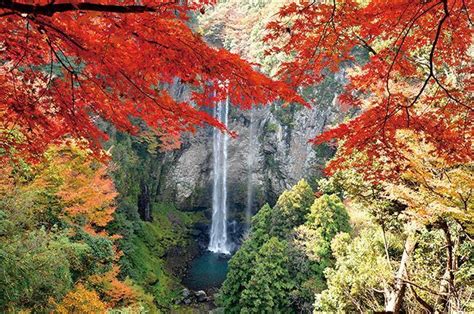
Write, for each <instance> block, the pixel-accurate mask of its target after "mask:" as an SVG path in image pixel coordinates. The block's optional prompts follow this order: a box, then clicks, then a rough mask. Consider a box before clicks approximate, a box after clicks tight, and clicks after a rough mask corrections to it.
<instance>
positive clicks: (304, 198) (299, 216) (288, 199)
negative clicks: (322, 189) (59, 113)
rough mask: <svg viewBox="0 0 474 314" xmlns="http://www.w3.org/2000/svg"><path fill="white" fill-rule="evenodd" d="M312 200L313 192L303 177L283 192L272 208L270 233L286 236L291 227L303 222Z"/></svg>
mask: <svg viewBox="0 0 474 314" xmlns="http://www.w3.org/2000/svg"><path fill="white" fill-rule="evenodd" d="M313 201H314V192H313V190H312V189H311V187H310V186H309V184H308V183H307V182H306V180H304V179H303V180H301V181H299V182H298V183H297V184H296V185H295V186H294V187H292V188H291V190H289V191H285V192H283V193H282V194H281V195H280V197H279V198H278V201H277V203H276V205H275V208H274V209H273V213H272V220H271V225H272V229H271V234H272V235H275V236H279V237H281V238H284V237H286V236H288V234H289V233H290V232H291V231H292V230H293V228H295V227H297V226H299V225H301V224H302V223H304V222H305V218H306V215H307V214H308V213H309V208H310V206H311V204H312V203H313Z"/></svg>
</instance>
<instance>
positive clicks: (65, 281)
mask: <svg viewBox="0 0 474 314" xmlns="http://www.w3.org/2000/svg"><path fill="white" fill-rule="evenodd" d="M59 151H60V150H57V149H52V150H50V151H48V153H47V159H46V161H45V162H43V163H41V164H38V165H35V166H34V167H29V168H28V169H25V168H23V171H27V175H25V172H22V171H19V169H18V168H16V169H15V168H12V169H8V168H7V169H2V170H1V171H2V172H1V173H0V175H2V179H3V175H5V178H9V179H7V180H5V181H3V180H2V181H0V208H1V210H0V269H1V273H2V275H1V276H0V287H1V288H0V290H1V291H0V312H18V311H20V310H25V311H29V310H31V309H34V311H35V312H50V311H53V310H54V308H55V306H56V304H57V302H60V301H61V300H62V299H63V297H64V296H65V295H66V294H67V293H68V292H69V291H70V290H71V289H73V287H74V284H75V283H76V282H78V281H87V280H88V278H89V276H91V275H100V274H102V273H104V272H107V271H109V270H110V269H111V268H112V264H113V262H114V258H115V251H114V248H113V243H112V240H111V239H110V238H109V237H108V236H107V235H103V234H102V235H99V234H97V233H95V232H93V231H92V230H89V232H91V233H88V232H86V231H85V229H84V228H83V226H81V225H78V224H76V223H74V222H72V221H71V220H70V219H68V218H67V216H66V214H65V211H66V205H65V204H64V202H63V201H62V199H61V197H60V196H59V195H58V192H60V191H61V189H62V188H63V186H62V183H63V180H61V176H60V175H61V174H60V172H58V171H57V170H58V169H57V168H55V163H58V159H59V158H61V162H60V164H61V166H62V167H69V166H71V164H70V160H71V159H69V157H72V158H76V157H78V158H82V157H84V153H83V152H81V151H80V150H78V149H77V148H71V149H65V151H61V153H58V152H59ZM76 153H77V154H76ZM69 154H71V155H69ZM82 170H84V171H86V172H87V171H90V170H91V169H89V168H87V169H86V168H79V169H78V172H77V175H82V174H83V173H84V172H82ZM44 178H48V180H44Z"/></svg>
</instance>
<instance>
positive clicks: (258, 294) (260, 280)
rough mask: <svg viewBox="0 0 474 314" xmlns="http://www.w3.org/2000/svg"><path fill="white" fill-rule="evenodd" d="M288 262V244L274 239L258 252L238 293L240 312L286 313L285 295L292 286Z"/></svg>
mask: <svg viewBox="0 0 474 314" xmlns="http://www.w3.org/2000/svg"><path fill="white" fill-rule="evenodd" d="M288 259H289V258H288V243H287V242H286V241H280V240H278V238H276V237H272V238H271V239H270V240H268V241H267V242H266V243H265V244H264V245H263V246H262V247H261V248H260V249H259V250H258V253H257V255H256V259H255V264H256V266H255V267H254V268H253V270H251V275H250V280H249V281H248V282H247V284H246V286H245V289H244V290H243V291H242V295H241V300H240V305H241V306H242V312H244V313H247V312H248V313H276V312H286V313H288V309H289V307H290V299H289V298H288V295H289V292H290V291H291V289H292V288H293V285H294V284H295V283H294V282H293V279H292V277H291V276H290V273H289V271H288V266H287V265H288Z"/></svg>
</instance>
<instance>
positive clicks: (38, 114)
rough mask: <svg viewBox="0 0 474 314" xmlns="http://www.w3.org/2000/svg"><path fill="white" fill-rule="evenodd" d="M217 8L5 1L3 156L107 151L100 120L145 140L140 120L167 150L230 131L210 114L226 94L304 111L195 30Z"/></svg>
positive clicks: (282, 87) (149, 0)
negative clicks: (62, 148) (53, 146)
mask: <svg viewBox="0 0 474 314" xmlns="http://www.w3.org/2000/svg"><path fill="white" fill-rule="evenodd" d="M209 2H210V1H198V2H196V3H192V4H188V3H187V2H186V1H169V0H168V1H166V0H146V1H142V2H140V4H137V3H135V2H134V1H91V2H86V1H52V2H50V1H44V0H37V1H21V0H20V1H10V0H2V1H0V28H1V29H2V32H1V34H0V50H1V52H2V57H1V58H2V64H1V66H0V87H1V89H2V95H1V96H0V115H1V126H0V129H1V133H0V142H1V148H2V149H3V150H12V149H14V150H16V151H19V152H20V153H22V154H26V155H29V156H34V155H38V154H40V153H41V152H43V151H44V150H45V148H46V147H47V146H48V144H50V143H53V142H57V141H58V140H61V139H64V137H68V136H72V137H74V138H86V139H87V140H89V142H90V143H89V145H90V146H91V147H93V148H94V149H95V151H98V147H99V143H100V140H102V139H104V138H105V137H106V136H105V134H104V133H103V132H101V131H100V130H99V129H98V128H97V127H96V123H97V121H99V120H100V119H103V120H106V121H109V122H111V123H112V124H114V125H115V126H116V127H117V128H118V129H119V130H125V131H129V132H137V131H138V130H139V129H138V127H137V126H136V124H134V123H132V122H131V120H132V118H138V119H140V120H142V121H144V122H145V123H146V124H147V125H148V126H150V127H151V128H152V129H153V130H154V131H155V132H156V133H157V134H158V135H162V136H163V145H166V144H167V143H169V142H172V139H170V137H171V138H174V139H176V138H177V137H178V136H179V134H180V133H181V132H183V131H194V130H195V127H196V126H201V125H203V124H206V123H207V124H210V125H213V126H216V127H220V128H221V129H224V126H223V125H222V124H220V123H219V122H218V121H216V120H215V119H214V118H213V117H211V116H210V115H209V114H207V113H206V112H205V111H203V110H201V107H202V106H212V105H213V104H214V102H215V101H216V100H218V99H224V98H225V97H226V96H227V94H228V95H229V97H230V100H231V102H232V103H233V104H234V105H238V106H241V107H243V108H249V107H250V106H251V105H252V104H255V103H267V102H268V101H271V100H274V99H276V98H281V99H284V100H285V101H300V102H302V100H301V99H300V98H299V97H298V96H297V95H296V94H295V93H294V92H293V90H292V89H291V88H289V87H288V86H287V85H286V84H284V83H282V82H275V81H272V80H271V79H269V78H267V77H266V76H264V75H263V74H261V73H259V72H257V71H255V70H254V69H253V67H252V65H251V64H249V63H247V62H245V61H243V60H242V59H240V58H239V57H238V56H237V55H235V54H232V53H229V52H227V51H225V50H224V49H215V48H212V47H210V46H208V45H207V44H206V43H205V42H204V41H203V40H202V39H201V38H200V37H199V36H198V35H196V34H195V33H194V32H193V31H192V30H191V29H190V27H189V26H188V12H189V11H190V10H193V9H196V8H200V6H201V5H202V4H205V3H209ZM176 82H179V84H184V85H186V86H188V88H189V90H190V96H189V99H188V100H184V101H181V100H178V99H175V98H174V97H173V95H172V94H171V93H170V88H169V86H170V85H172V84H173V83H176ZM15 132H17V133H18V132H19V134H20V135H19V136H12V133H15Z"/></svg>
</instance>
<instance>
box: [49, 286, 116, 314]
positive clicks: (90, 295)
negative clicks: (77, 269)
mask: <svg viewBox="0 0 474 314" xmlns="http://www.w3.org/2000/svg"><path fill="white" fill-rule="evenodd" d="M53 313H59V314H70V313H88V314H99V313H107V307H106V305H105V303H103V302H102V301H101V300H100V298H99V295H98V294H97V292H95V291H90V290H87V289H86V288H85V287H84V286H83V285H82V284H78V285H76V287H75V289H74V290H71V291H70V292H68V294H66V296H65V297H64V299H63V300H62V301H61V303H60V304H58V305H57V306H56V309H55V310H54V312H53Z"/></svg>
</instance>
